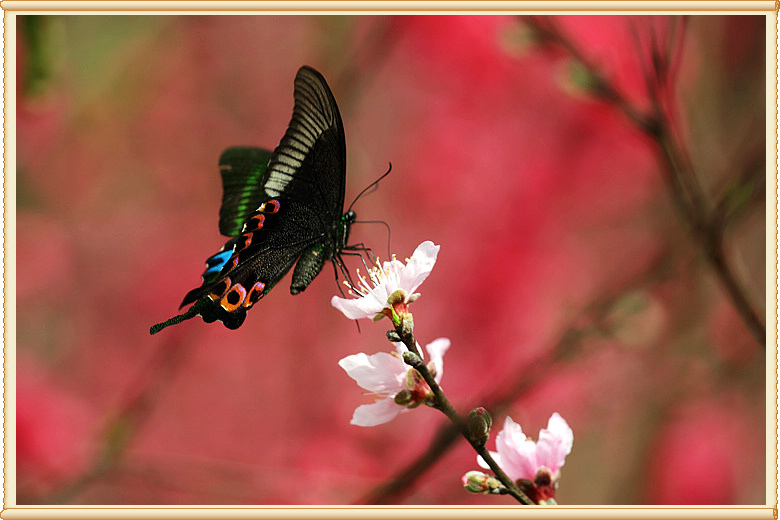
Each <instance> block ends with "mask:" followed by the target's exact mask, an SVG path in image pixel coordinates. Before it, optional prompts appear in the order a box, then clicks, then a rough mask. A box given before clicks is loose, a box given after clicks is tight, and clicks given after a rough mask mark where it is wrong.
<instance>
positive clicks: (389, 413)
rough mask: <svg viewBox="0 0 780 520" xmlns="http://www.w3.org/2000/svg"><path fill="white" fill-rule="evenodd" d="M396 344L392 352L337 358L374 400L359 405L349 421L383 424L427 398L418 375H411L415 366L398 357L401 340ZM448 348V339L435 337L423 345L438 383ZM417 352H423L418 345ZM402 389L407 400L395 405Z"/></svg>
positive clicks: (400, 352)
mask: <svg viewBox="0 0 780 520" xmlns="http://www.w3.org/2000/svg"><path fill="white" fill-rule="evenodd" d="M395 345H396V349H397V350H396V352H393V353H392V354H388V353H387V352H379V353H377V354H372V355H370V356H369V355H368V354H364V353H362V352H361V353H359V354H353V355H351V356H347V357H345V358H343V359H342V360H341V361H339V366H340V367H341V368H343V369H344V370H345V371H346V372H347V375H349V377H351V378H352V379H354V380H355V381H356V382H357V384H358V385H360V386H361V387H362V388H364V389H365V390H367V393H368V394H370V395H373V397H374V399H375V402H373V403H371V404H364V405H360V406H358V407H357V408H356V409H355V413H354V415H353V416H352V420H351V421H350V424H354V425H356V426H377V425H379V424H384V423H386V422H389V421H391V420H393V419H394V418H395V416H396V415H398V414H399V413H401V412H405V411H407V410H408V409H409V408H412V407H415V406H417V405H419V404H420V403H422V402H423V401H424V400H425V399H426V398H427V393H428V392H429V391H430V389H429V388H428V385H426V384H425V382H424V381H421V380H419V379H418V378H419V376H418V378H415V377H414V376H413V374H410V371H413V370H414V369H412V368H410V367H409V366H408V365H407V364H406V363H404V362H403V360H402V359H401V357H402V356H403V353H404V352H405V351H406V350H407V348H406V347H405V346H404V345H403V343H396V344H395ZM449 347H450V340H449V339H447V338H439V339H435V340H433V341H432V342H431V343H429V344H428V345H426V346H425V350H427V351H428V355H430V356H431V361H430V362H429V363H428V368H429V369H431V370H432V371H433V373H434V379H435V380H436V382H437V383H438V382H440V381H441V378H442V375H443V373H444V353H445V352H446V351H447V349H448V348H449ZM418 351H420V352H422V349H420V348H419V346H418ZM402 391H407V392H408V393H409V396H408V399H407V401H408V402H406V403H405V404H398V403H397V402H396V396H397V395H398V394H399V392H402Z"/></svg>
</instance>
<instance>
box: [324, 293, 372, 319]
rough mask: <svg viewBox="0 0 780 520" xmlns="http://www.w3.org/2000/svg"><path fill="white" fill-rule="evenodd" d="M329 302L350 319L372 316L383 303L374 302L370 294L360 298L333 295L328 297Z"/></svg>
mask: <svg viewBox="0 0 780 520" xmlns="http://www.w3.org/2000/svg"><path fill="white" fill-rule="evenodd" d="M330 304H331V305H333V306H334V307H335V308H336V309H338V310H340V311H341V313H342V314H344V316H346V317H347V318H349V319H351V320H359V319H360V318H373V317H374V315H375V314H376V313H377V312H380V311H381V310H382V308H383V307H384V304H381V305H378V306H377V304H376V299H375V298H372V297H370V296H368V297H366V296H364V297H362V298H357V299H355V298H340V297H339V296H334V297H333V298H331V299H330Z"/></svg>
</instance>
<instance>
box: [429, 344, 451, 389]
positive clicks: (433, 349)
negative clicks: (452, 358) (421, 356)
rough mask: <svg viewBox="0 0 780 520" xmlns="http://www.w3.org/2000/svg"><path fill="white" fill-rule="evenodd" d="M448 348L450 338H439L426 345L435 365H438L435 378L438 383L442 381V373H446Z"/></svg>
mask: <svg viewBox="0 0 780 520" xmlns="http://www.w3.org/2000/svg"><path fill="white" fill-rule="evenodd" d="M448 348H450V340H449V338H437V339H435V340H433V341H431V342H430V343H428V344H427V345H425V350H427V351H428V355H429V356H431V361H433V366H435V367H436V375H435V376H434V379H435V380H436V382H437V383H440V382H441V378H442V375H444V353H445V352H447V349H448Z"/></svg>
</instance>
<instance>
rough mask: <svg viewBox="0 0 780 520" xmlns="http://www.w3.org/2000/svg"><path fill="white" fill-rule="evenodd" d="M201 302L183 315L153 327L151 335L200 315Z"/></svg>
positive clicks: (150, 331) (150, 330)
mask: <svg viewBox="0 0 780 520" xmlns="http://www.w3.org/2000/svg"><path fill="white" fill-rule="evenodd" d="M200 304H201V302H200V301H198V302H197V303H196V304H195V305H193V306H192V307H190V308H189V309H187V312H184V313H182V314H179V315H178V316H174V317H173V318H171V319H169V320H166V321H164V322H162V323H158V324H157V325H152V327H151V328H150V329H149V334H152V335H154V334H157V333H158V332H160V331H161V330H163V329H164V328H166V327H170V326H171V325H176V324H177V323H181V322H183V321H185V320H188V319H190V318H194V317H195V316H197V315H198V314H200V311H201V307H202V305H200Z"/></svg>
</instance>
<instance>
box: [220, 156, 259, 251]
mask: <svg viewBox="0 0 780 520" xmlns="http://www.w3.org/2000/svg"><path fill="white" fill-rule="evenodd" d="M270 159H271V152H270V151H269V150H264V149H262V148H250V147H244V146H236V147H233V148H228V149H227V150H225V151H224V152H223V153H222V156H221V157H220V158H219V172H220V173H221V174H222V188H223V190H224V195H223V197H222V207H221V208H220V210H219V232H220V233H222V234H223V235H225V236H226V237H234V236H236V235H238V234H239V233H241V228H242V227H243V225H244V222H245V221H246V218H247V217H248V216H249V214H250V213H252V212H253V211H254V210H256V209H257V206H258V204H259V202H260V201H261V200H263V199H264V198H267V197H266V196H265V192H264V191H263V184H265V183H264V179H263V177H264V176H265V174H266V171H267V168H268V161H269V160H270Z"/></svg>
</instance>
